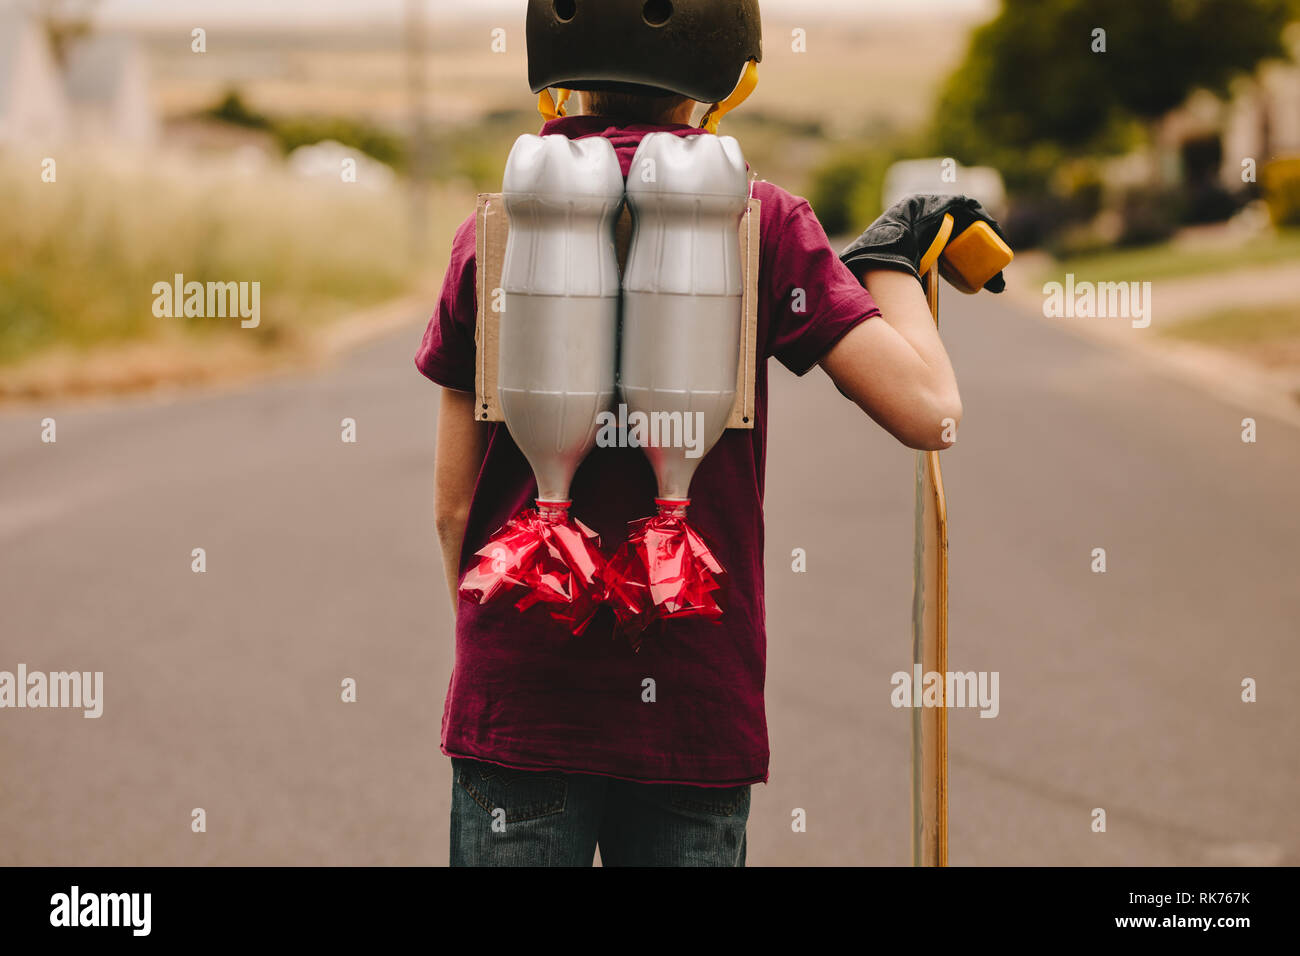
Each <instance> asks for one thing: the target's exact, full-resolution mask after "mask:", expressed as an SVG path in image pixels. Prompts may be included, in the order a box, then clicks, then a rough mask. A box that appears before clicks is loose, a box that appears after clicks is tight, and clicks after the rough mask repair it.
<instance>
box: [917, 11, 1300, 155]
mask: <svg viewBox="0 0 1300 956" xmlns="http://www.w3.org/2000/svg"><path fill="white" fill-rule="evenodd" d="M1297 6H1298V5H1297V2H1296V0H1141V2H1136V0H1004V2H1003V6H1002V10H1001V12H1000V13H999V15H998V16H997V17H996V18H995V19H994V20H992V21H991V22H989V23H987V24H985V25H984V26H982V27H980V28H979V29H978V30H976V31H975V33H974V34H973V36H972V38H971V44H970V48H969V50H968V52H967V55H966V58H965V60H964V61H963V62H962V64H961V65H960V66H959V67H958V68H957V70H956V71H955V72H954V73H953V74H952V75H951V76H950V77H949V79H948V81H947V83H946V84H945V85H944V87H943V90H942V92H941V94H940V97H939V101H938V105H937V108H936V113H935V118H934V122H933V137H934V141H935V143H936V145H938V146H939V148H940V149H941V151H943V152H945V153H947V154H950V155H954V156H957V157H959V158H961V159H962V160H963V161H965V162H990V163H995V164H999V165H1002V164H1004V163H1010V164H1011V165H1013V166H1016V165H1019V166H1022V167H1023V166H1024V165H1025V164H1026V163H1029V164H1030V165H1031V166H1042V165H1047V166H1050V165H1051V164H1052V162H1053V158H1052V157H1053V154H1063V153H1066V152H1069V153H1078V152H1099V153H1104V152H1111V151H1114V150H1118V149H1120V148H1122V147H1123V146H1124V145H1126V140H1125V138H1124V136H1123V135H1122V132H1123V124H1124V122H1125V121H1130V122H1131V121H1134V120H1136V121H1139V122H1141V123H1145V124H1150V123H1151V122H1153V121H1154V120H1155V119H1157V118H1159V117H1160V116H1163V115H1164V114H1165V113H1167V112H1168V111H1170V110H1171V109H1174V108H1175V107H1177V106H1178V105H1179V104H1181V103H1182V102H1183V101H1184V100H1185V99H1186V98H1187V97H1188V95H1189V94H1190V93H1191V92H1193V91H1194V90H1196V89H1207V90H1210V91H1211V92H1214V93H1218V94H1224V93H1226V92H1227V91H1228V86H1229V84H1230V83H1231V81H1232V80H1233V79H1234V78H1236V77H1238V76H1241V75H1243V74H1247V73H1250V72H1251V71H1253V70H1254V69H1255V67H1256V66H1257V65H1258V64H1259V63H1260V62H1261V61H1262V60H1265V59H1269V58H1274V57H1278V58H1280V57H1285V56H1286V54H1287V51H1286V45H1285V43H1284V42H1283V39H1282V32H1283V29H1284V27H1285V26H1286V24H1287V23H1288V22H1289V21H1290V20H1291V19H1293V17H1294V16H1295V15H1296V13H1297ZM1099 30H1104V31H1105V33H1104V37H1103V35H1102V34H1099V33H1097V32H1096V31H1099ZM1103 41H1104V44H1105V48H1104V52H1102V50H1101V49H1099V47H1100V44H1101V43H1102V42H1103ZM1034 157H1036V159H1034Z"/></svg>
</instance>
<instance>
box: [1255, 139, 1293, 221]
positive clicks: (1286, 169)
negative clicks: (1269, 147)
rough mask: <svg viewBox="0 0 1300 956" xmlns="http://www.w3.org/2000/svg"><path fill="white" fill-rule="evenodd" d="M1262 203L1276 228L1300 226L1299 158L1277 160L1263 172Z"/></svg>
mask: <svg viewBox="0 0 1300 956" xmlns="http://www.w3.org/2000/svg"><path fill="white" fill-rule="evenodd" d="M1263 185H1264V201H1265V202H1267V203H1268V211H1269V215H1270V216H1271V217H1272V219H1273V224H1274V225H1277V226H1300V156H1291V157H1288V158H1286V159H1277V160H1274V161H1273V162H1271V163H1269V164H1268V165H1267V166H1265V167H1264V170H1263Z"/></svg>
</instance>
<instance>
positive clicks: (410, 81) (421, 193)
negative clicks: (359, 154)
mask: <svg viewBox="0 0 1300 956" xmlns="http://www.w3.org/2000/svg"><path fill="white" fill-rule="evenodd" d="M405 27H406V28H405V33H406V37H405V40H406V43H405V46H406V93H407V108H408V111H409V124H410V133H409V135H410V149H409V152H408V156H409V164H408V169H407V175H408V177H409V179H410V184H409V188H410V192H411V200H410V209H409V214H410V237H411V241H410V250H411V258H412V260H413V261H414V262H415V263H417V264H419V263H421V262H423V261H424V258H425V253H426V251H427V250H428V247H429V125H428V116H427V115H426V112H425V90H426V72H425V70H426V61H427V46H428V34H427V32H426V25H425V0H406V25H405Z"/></svg>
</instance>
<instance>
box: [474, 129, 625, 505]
mask: <svg viewBox="0 0 1300 956" xmlns="http://www.w3.org/2000/svg"><path fill="white" fill-rule="evenodd" d="M502 192H503V195H504V200H505V206H506V212H507V214H508V216H509V219H510V233H509V238H508V240H507V242H506V252H505V262H504V269H503V274H502V287H503V289H504V291H505V311H504V313H503V314H502V316H501V323H500V335H501V342H500V352H499V359H500V362H499V366H498V371H497V391H498V395H499V397H500V401H501V409H502V412H503V413H504V417H505V422H506V427H507V428H508V429H509V430H510V435H511V437H512V438H514V440H515V444H517V445H518V446H519V448H520V450H522V451H523V453H524V455H525V456H526V457H527V458H528V463H529V465H531V466H532V469H533V473H534V475H535V476H536V478H537V488H538V500H539V501H541V502H563V501H567V500H568V497H569V485H570V483H571V482H572V480H573V475H574V473H575V472H576V471H577V469H578V465H579V464H581V463H582V460H583V459H584V458H585V457H586V456H587V454H588V452H590V451H591V449H592V447H593V446H594V444H595V441H596V433H597V425H598V423H597V416H598V415H599V414H600V413H601V412H604V411H607V410H609V409H610V407H611V406H612V404H613V399H614V390H615V374H616V362H617V359H618V354H617V350H618V345H617V342H618V309H619V272H618V255H617V252H616V248H615V241H614V227H615V224H616V222H617V221H618V215H619V212H620V210H621V208H622V204H623V175H622V172H621V170H620V168H619V163H618V156H617V154H616V153H615V152H614V147H613V146H612V145H611V144H610V142H609V140H607V139H605V138H603V137H600V136H593V137H589V138H587V139H580V140H570V139H568V138H567V137H565V136H531V135H526V136H521V137H519V139H518V140H517V141H516V142H515V145H514V148H513V149H512V150H511V151H510V157H509V159H508V160H507V161H506V172H505V181H504V184H503V189H502Z"/></svg>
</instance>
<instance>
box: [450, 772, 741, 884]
mask: <svg viewBox="0 0 1300 956" xmlns="http://www.w3.org/2000/svg"><path fill="white" fill-rule="evenodd" d="M451 767H452V785H451V787H452V796H451V865H452V866H591V865H592V863H593V862H594V859H595V854H596V847H597V846H599V847H600V860H601V863H602V864H603V865H605V866H744V865H745V825H746V823H747V821H748V820H749V787H748V785H746V786H743V787H722V788H714V787H689V786H685V785H682V784H652V783H630V782H628V781H625V780H614V779H611V778H609V777H597V776H593V775H591V774H583V773H560V772H558V771H532V770H508V769H506V768H505V767H498V766H496V765H495V764H489V763H481V762H479V761H476V760H465V759H462V758H460V757H453V758H452V761H451Z"/></svg>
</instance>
